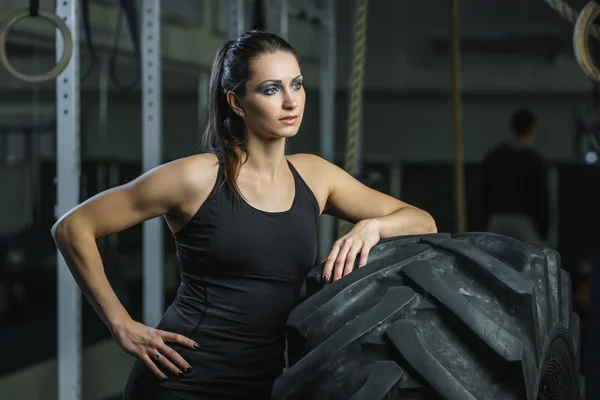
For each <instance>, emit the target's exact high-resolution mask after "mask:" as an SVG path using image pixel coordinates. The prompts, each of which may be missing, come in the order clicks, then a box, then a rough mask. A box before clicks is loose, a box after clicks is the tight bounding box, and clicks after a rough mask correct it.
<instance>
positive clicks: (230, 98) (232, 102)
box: [227, 91, 246, 118]
mask: <svg viewBox="0 0 600 400" xmlns="http://www.w3.org/2000/svg"><path fill="white" fill-rule="evenodd" d="M227 102H228V103H229V106H230V107H231V109H232V110H233V112H235V113H236V114H237V115H239V116H240V117H242V118H244V116H245V115H246V113H245V112H244V109H243V108H242V102H241V101H240V98H239V97H238V95H237V94H235V93H233V92H232V91H229V92H227Z"/></svg>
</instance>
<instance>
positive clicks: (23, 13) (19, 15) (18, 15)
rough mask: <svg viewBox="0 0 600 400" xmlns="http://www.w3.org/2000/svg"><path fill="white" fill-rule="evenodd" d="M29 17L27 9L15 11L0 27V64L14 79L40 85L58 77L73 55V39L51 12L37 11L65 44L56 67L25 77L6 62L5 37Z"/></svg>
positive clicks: (67, 29) (66, 27)
mask: <svg viewBox="0 0 600 400" xmlns="http://www.w3.org/2000/svg"><path fill="white" fill-rule="evenodd" d="M30 15H31V13H30V11H29V8H22V9H19V10H17V11H16V12H15V13H14V14H12V15H11V16H9V17H8V19H7V20H6V21H5V22H4V24H2V25H1V26H0V64H2V65H3V66H4V68H6V70H7V71H8V72H9V73H10V74H11V75H12V76H14V77H15V78H17V79H18V80H20V81H22V82H26V83H42V82H47V81H51V80H52V79H56V77H57V76H58V75H60V74H61V73H62V72H63V71H64V70H65V68H67V65H68V64H69V61H70V60H71V55H72V54H73V37H72V36H71V31H70V30H69V27H68V26H67V24H65V22H64V21H63V20H62V19H60V18H59V17H58V15H56V14H55V13H53V12H49V11H45V10H39V11H38V15H39V16H40V17H41V18H43V19H45V20H47V21H49V22H51V23H53V24H54V25H56V27H57V28H58V30H59V31H60V34H61V35H62V37H63V41H64V43H65V45H64V48H63V54H62V57H61V59H60V60H59V62H58V63H57V64H56V66H55V67H54V68H53V69H52V70H51V71H49V72H46V73H44V74H39V75H26V74H23V73H21V72H19V71H17V70H16V69H15V68H14V67H13V66H12V65H11V64H10V62H9V61H8V56H7V54H6V37H7V35H8V31H9V29H10V28H12V27H13V26H14V25H15V24H16V23H17V22H19V21H21V20H23V19H25V18H27V17H29V16H30Z"/></svg>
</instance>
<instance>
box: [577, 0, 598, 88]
mask: <svg viewBox="0 0 600 400" xmlns="http://www.w3.org/2000/svg"><path fill="white" fill-rule="evenodd" d="M598 16H600V4H598V3H597V2H595V1H590V2H589V3H588V4H587V5H586V6H585V7H584V8H583V10H581V12H580V13H579V15H578V16H577V21H576V22H575V31H574V32H573V47H574V49H575V58H576V59H577V64H579V66H580V67H581V68H582V69H583V71H584V72H585V74H586V75H587V76H588V77H590V78H591V79H593V80H595V81H596V82H600V70H598V68H597V67H596V65H595V64H594V61H593V60H592V57H591V55H590V50H589V40H590V30H591V29H592V26H593V24H594V20H595V19H596V18H598Z"/></svg>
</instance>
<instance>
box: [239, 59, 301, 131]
mask: <svg viewBox="0 0 600 400" xmlns="http://www.w3.org/2000/svg"><path fill="white" fill-rule="evenodd" d="M251 68H252V74H251V78H250V80H249V81H248V82H247V83H246V93H245V95H244V96H243V97H241V98H239V109H238V111H240V112H241V113H242V115H243V118H244V124H245V126H246V134H255V135H258V136H260V137H262V138H265V139H276V138H287V137H292V136H294V135H296V133H298V129H299V128H300V123H301V122H302V116H303V114H304V103H305V100H306V93H305V92H304V87H303V85H302V80H303V78H302V75H301V73H300V66H299V65H298V61H297V60H296V57H295V56H294V55H293V54H290V53H288V52H283V51H280V52H277V53H272V54H263V55H261V56H260V57H258V58H257V59H255V60H254V61H253V62H252V64H251Z"/></svg>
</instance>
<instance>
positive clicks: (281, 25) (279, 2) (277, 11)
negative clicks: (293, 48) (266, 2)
mask: <svg viewBox="0 0 600 400" xmlns="http://www.w3.org/2000/svg"><path fill="white" fill-rule="evenodd" d="M269 10H270V11H271V15H270V16H271V18H270V23H271V26H272V28H271V30H272V31H273V32H274V33H277V34H278V35H279V36H281V37H282V38H284V39H285V40H288V32H289V21H288V13H289V4H288V0H271V6H270V7H269Z"/></svg>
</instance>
